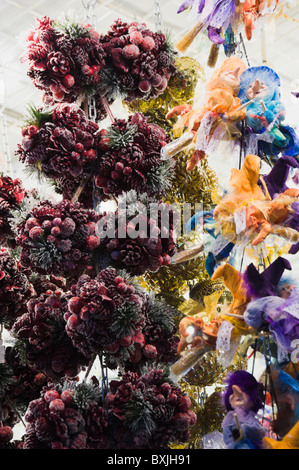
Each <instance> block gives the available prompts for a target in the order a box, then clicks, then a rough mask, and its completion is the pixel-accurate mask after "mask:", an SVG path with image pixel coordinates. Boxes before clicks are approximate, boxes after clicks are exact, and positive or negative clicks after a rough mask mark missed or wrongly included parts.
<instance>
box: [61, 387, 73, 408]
mask: <svg viewBox="0 0 299 470" xmlns="http://www.w3.org/2000/svg"><path fill="white" fill-rule="evenodd" d="M60 398H61V400H62V401H63V403H64V404H65V406H69V405H71V403H72V401H73V398H74V392H73V390H69V389H67V390H64V391H63V392H62V394H61V395H60Z"/></svg>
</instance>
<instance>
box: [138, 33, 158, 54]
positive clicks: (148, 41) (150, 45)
mask: <svg viewBox="0 0 299 470" xmlns="http://www.w3.org/2000/svg"><path fill="white" fill-rule="evenodd" d="M141 47H142V49H143V50H144V51H151V50H152V49H154V47H155V41H154V39H153V38H152V37H150V36H145V37H144V38H143V41H142V43H141Z"/></svg>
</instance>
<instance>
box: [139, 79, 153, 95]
mask: <svg viewBox="0 0 299 470" xmlns="http://www.w3.org/2000/svg"><path fill="white" fill-rule="evenodd" d="M138 88H139V90H140V91H142V93H148V92H149V91H150V90H151V88H152V85H151V82H150V81H149V80H141V82H139V85H138Z"/></svg>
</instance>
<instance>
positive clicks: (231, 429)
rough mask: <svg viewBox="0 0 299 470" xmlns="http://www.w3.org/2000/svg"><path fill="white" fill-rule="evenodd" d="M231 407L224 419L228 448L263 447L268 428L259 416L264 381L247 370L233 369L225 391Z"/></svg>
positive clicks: (224, 432)
mask: <svg viewBox="0 0 299 470" xmlns="http://www.w3.org/2000/svg"><path fill="white" fill-rule="evenodd" d="M223 401H224V404H225V407H226V409H227V411H228V413H227V415H226V416H225V418H224V419H223V421H222V429H223V440H224V443H225V445H226V447H227V448H228V449H261V448H263V438H264V436H265V429H264V427H263V426H262V424H261V423H260V422H259V420H258V418H257V416H256V415H257V412H258V411H259V409H260V408H262V406H263V385H262V384H261V383H259V382H258V381H257V380H256V379H255V377H254V376H253V375H252V374H250V373H249V372H247V371H245V370H237V371H236V372H233V373H231V374H230V375H229V376H228V379H227V386H226V389H225V392H224V393H223Z"/></svg>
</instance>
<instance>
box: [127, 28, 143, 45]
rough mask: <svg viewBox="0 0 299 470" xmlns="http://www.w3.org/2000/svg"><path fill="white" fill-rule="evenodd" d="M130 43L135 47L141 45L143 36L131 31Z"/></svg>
mask: <svg viewBox="0 0 299 470" xmlns="http://www.w3.org/2000/svg"><path fill="white" fill-rule="evenodd" d="M130 41H131V43H133V44H135V45H136V46H138V45H139V44H141V43H142V41H143V36H142V34H141V33H140V32H139V31H132V32H131V33H130Z"/></svg>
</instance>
